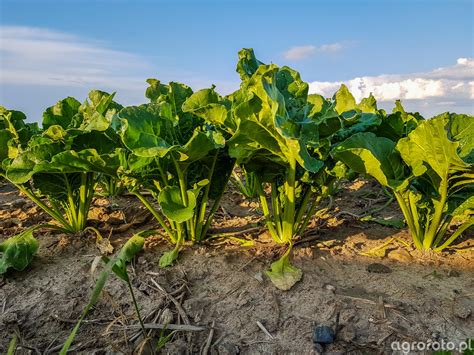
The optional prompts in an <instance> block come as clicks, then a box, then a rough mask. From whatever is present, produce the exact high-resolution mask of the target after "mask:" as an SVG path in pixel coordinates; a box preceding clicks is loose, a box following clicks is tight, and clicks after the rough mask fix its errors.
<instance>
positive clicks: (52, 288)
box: [0, 180, 474, 354]
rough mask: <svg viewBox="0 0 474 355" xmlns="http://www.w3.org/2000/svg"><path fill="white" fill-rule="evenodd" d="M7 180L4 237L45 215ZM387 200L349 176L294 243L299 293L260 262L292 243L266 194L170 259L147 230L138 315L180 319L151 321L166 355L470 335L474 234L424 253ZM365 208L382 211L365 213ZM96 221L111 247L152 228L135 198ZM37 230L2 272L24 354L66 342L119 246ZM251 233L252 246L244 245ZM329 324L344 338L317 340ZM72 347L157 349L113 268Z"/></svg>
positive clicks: (4, 330) (136, 275)
mask: <svg viewBox="0 0 474 355" xmlns="http://www.w3.org/2000/svg"><path fill="white" fill-rule="evenodd" d="M0 185H1V186H0V241H1V240H4V239H6V238H8V237H9V236H12V235H14V234H16V233H18V232H20V231H22V230H24V229H25V228H27V227H29V226H31V225H34V224H38V223H42V222H46V221H49V217H48V216H47V215H45V214H44V213H43V212H42V211H41V210H40V209H39V208H38V207H36V206H34V205H33V203H31V202H29V200H27V199H26V198H25V197H23V196H20V195H19V194H18V193H17V191H16V190H15V189H14V188H13V187H12V186H10V185H8V184H2V183H0ZM387 202H388V197H387V196H386V195H385V194H384V193H383V191H382V190H380V189H379V188H378V187H377V185H376V184H374V183H372V182H368V181H363V180H360V181H357V182H356V183H353V184H347V185H346V186H343V188H342V190H341V192H340V193H338V195H337V196H335V199H334V201H333V203H332V206H334V207H332V208H330V209H329V210H327V211H326V213H321V214H320V215H319V218H314V220H313V221H312V222H311V224H310V227H309V229H308V232H307V233H306V234H305V235H304V236H303V237H302V238H301V239H299V240H298V241H297V242H296V245H295V248H294V252H293V264H294V265H295V266H297V267H300V268H301V269H302V270H303V273H304V274H303V279H302V280H301V281H300V282H299V283H297V284H296V285H295V286H294V287H293V288H292V289H291V290H290V291H281V290H278V289H276V288H275V287H274V286H273V285H272V284H271V283H270V281H269V280H268V278H267V277H266V276H265V272H264V271H265V270H266V269H267V268H268V267H269V265H270V263H271V262H272V261H274V260H276V259H277V258H278V257H279V256H280V255H282V253H283V252H284V249H282V248H280V247H277V246H275V244H274V243H273V242H272V240H271V239H270V238H269V237H268V236H267V234H266V233H265V230H264V228H263V227H262V223H261V222H262V221H261V215H260V212H259V210H258V205H257V204H256V203H255V202H247V201H245V200H244V199H243V198H242V196H241V195H239V194H238V193H236V192H229V193H228V194H227V195H226V196H225V199H224V202H223V205H222V208H221V209H220V210H219V212H218V214H217V218H216V221H215V223H214V225H213V228H212V232H213V233H216V234H219V233H220V235H221V236H220V237H216V238H213V239H211V240H210V241H208V242H206V243H204V244H202V245H198V246H187V247H186V248H185V249H184V250H183V251H182V252H181V254H180V257H179V260H178V262H177V263H176V264H175V265H174V266H172V267H169V268H166V269H160V268H159V267H158V264H157V261H158V259H159V257H160V255H161V254H162V253H163V251H166V250H169V249H170V248H171V247H170V246H169V245H167V243H166V242H165V241H163V240H162V238H161V237H159V236H152V237H149V238H148V239H147V243H146V248H145V251H144V252H143V253H141V254H139V255H138V257H137V258H135V260H134V261H133V262H132V263H131V265H130V266H129V274H130V277H131V279H132V284H133V287H134V291H135V294H136V296H137V301H138V304H139V305H140V307H141V314H142V316H143V317H144V318H145V323H146V324H148V325H149V324H163V323H167V324H170V325H169V328H172V327H177V328H178V329H179V328H180V327H181V329H184V330H173V331H172V330H171V329H168V330H164V331H162V330H156V329H155V330H153V329H148V330H147V331H148V332H149V336H150V338H152V339H153V344H157V343H158V341H159V340H160V339H161V340H163V339H164V338H166V337H167V340H168V341H167V342H166V343H165V344H164V346H163V347H162V348H161V350H160V352H161V353H169V354H176V353H182V354H186V353H193V354H195V353H204V354H206V353H207V354H237V353H244V354H248V353H252V354H255V353H266V354H280V353H295V354H307V353H317V352H320V351H322V350H324V351H325V352H350V353H354V354H367V353H369V354H372V353H374V354H377V353H387V352H391V350H390V344H391V343H392V342H394V341H399V342H401V341H410V342H413V341H428V340H429V339H431V340H433V341H435V340H441V339H444V340H449V341H453V342H461V341H465V340H466V339H467V338H474V314H473V313H474V277H473V275H474V263H473V260H474V250H473V246H474V240H473V236H472V235H466V236H464V237H463V239H461V240H460V241H458V243H457V244H456V245H455V246H454V248H452V249H450V250H447V251H446V252H443V253H441V254H435V253H427V252H420V251H418V250H415V249H414V248H413V246H412V243H411V240H410V237H409V234H408V231H407V230H406V229H405V228H401V229H396V228H393V227H390V226H386V225H384V224H387V223H388V224H397V221H398V222H400V220H401V218H402V216H401V215H400V213H399V211H398V207H397V205H396V204H394V203H391V204H388V205H387V206H386V207H384V208H383V209H381V210H380V211H376V210H377V209H380V208H382V207H383V206H384V205H385V204H387ZM326 206H327V201H325V202H324V203H323V206H321V207H326ZM369 211H372V212H373V214H374V218H372V220H371V221H361V217H363V215H365V214H367V213H368V212H369ZM90 218H91V225H93V226H95V227H97V228H98V229H99V230H100V231H101V232H102V233H103V235H104V236H108V238H109V240H110V243H111V245H112V247H113V248H114V251H117V250H118V249H119V248H120V247H121V245H123V243H124V242H125V241H126V240H127V238H129V237H130V236H132V235H133V234H134V233H135V232H137V231H141V230H146V229H150V228H153V227H155V224H154V222H153V219H152V218H151V216H150V214H149V213H148V212H147V211H146V210H145V209H144V208H143V207H142V206H141V205H140V204H139V203H137V201H136V200H135V199H134V198H133V197H129V196H124V197H120V198H109V199H106V198H97V199H95V200H94V205H93V208H92V210H91V213H90ZM374 219H376V220H377V222H374V221H373V220H374ZM381 223H382V224H381ZM223 233H224V234H223ZM35 235H36V236H37V238H38V239H39V241H40V250H39V252H38V254H37V255H36V257H35V259H34V260H33V263H32V264H31V265H30V266H29V267H28V268H27V269H26V270H25V271H23V272H9V273H8V274H7V275H6V276H4V277H3V278H0V353H2V354H3V353H6V351H7V348H8V344H9V342H10V339H11V338H12V337H13V335H14V334H16V335H17V337H18V344H19V347H18V350H17V353H18V354H27V353H40V354H41V353H57V352H58V351H59V349H60V348H61V346H62V344H63V342H64V341H65V339H66V338H67V336H68V334H69V333H70V332H71V330H72V328H73V327H74V324H75V322H76V321H77V319H78V318H79V317H80V314H81V312H82V310H83V308H84V307H85V305H86V304H87V302H88V300H89V297H90V295H91V291H92V289H93V286H94V284H95V281H96V280H97V277H98V275H99V271H100V269H101V268H102V265H101V263H99V264H98V263H97V260H98V258H97V257H98V256H100V255H101V252H102V253H103V252H105V251H106V250H107V249H108V248H110V245H105V247H104V243H103V244H101V245H100V246H99V247H98V246H97V245H96V241H95V236H94V235H92V233H85V234H81V235H72V236H71V235H65V234H60V233H55V232H50V231H38V232H37V233H36V234H35ZM245 240H247V241H252V240H253V245H249V246H242V245H241V243H243V242H244V241H245ZM247 244H248V243H247ZM247 244H245V245H247ZM94 261H95V262H94ZM91 270H95V271H91ZM320 325H326V326H329V327H331V328H332V329H334V330H335V332H336V337H335V340H334V342H333V343H331V344H327V345H324V346H321V347H315V344H314V343H313V341H312V337H313V332H314V328H315V326H320ZM163 343H164V341H163ZM71 349H72V350H73V353H84V354H91V353H98V354H111V353H125V354H132V353H136V354H138V353H143V354H147V353H150V351H149V347H148V345H146V344H145V343H144V342H143V338H142V337H141V333H140V329H139V327H138V320H137V317H136V314H135V311H134V307H133V303H132V301H131V298H130V293H129V291H128V289H127V285H126V284H125V283H124V282H122V281H121V280H119V279H118V278H117V277H115V276H112V277H111V278H110V279H109V281H108V282H107V284H106V287H105V289H104V291H103V293H102V295H101V297H100V299H99V302H98V303H97V304H96V306H95V307H94V308H93V309H92V311H91V312H90V313H89V315H88V316H87V318H86V321H85V322H84V323H83V324H82V326H81V328H80V329H79V332H78V334H77V336H76V338H75V341H74V343H73V345H72V347H71Z"/></svg>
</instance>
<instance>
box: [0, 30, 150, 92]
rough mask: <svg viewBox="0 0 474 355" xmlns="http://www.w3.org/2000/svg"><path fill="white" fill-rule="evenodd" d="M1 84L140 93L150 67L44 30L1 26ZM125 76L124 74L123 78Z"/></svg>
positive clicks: (90, 43) (98, 45) (135, 58)
mask: <svg viewBox="0 0 474 355" xmlns="http://www.w3.org/2000/svg"><path fill="white" fill-rule="evenodd" d="M0 54H1V57H2V61H1V64H0V65H1V73H0V83H1V84H2V85H5V84H13V85H21V84H27V85H52V86H82V87H113V88H117V89H121V88H123V89H132V88H137V87H138V85H140V87H141V88H142V89H143V86H144V84H143V79H142V78H139V77H138V75H136V74H137V73H138V72H139V71H140V70H143V69H144V68H147V67H150V66H149V65H148V64H147V63H146V62H145V61H144V60H142V59H141V58H140V57H138V56H135V55H133V54H130V53H127V52H123V51H117V50H112V49H108V48H106V47H104V46H103V44H101V43H100V42H97V41H91V40H89V41H86V40H84V39H81V38H79V37H77V36H73V35H70V34H67V33H61V32H57V31H51V30H48V29H43V28H34V27H23V26H0ZM123 73H127V74H123Z"/></svg>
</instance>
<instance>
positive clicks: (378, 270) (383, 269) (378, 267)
mask: <svg viewBox="0 0 474 355" xmlns="http://www.w3.org/2000/svg"><path fill="white" fill-rule="evenodd" d="M367 271H368V272H372V273H375V274H389V273H391V272H392V269H390V268H389V267H388V266H387V265H384V264H379V263H373V264H370V265H368V266H367Z"/></svg>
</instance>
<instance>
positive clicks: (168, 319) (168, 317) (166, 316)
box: [159, 308, 174, 324]
mask: <svg viewBox="0 0 474 355" xmlns="http://www.w3.org/2000/svg"><path fill="white" fill-rule="evenodd" d="M173 318H174V317H173V312H171V310H170V309H169V308H165V309H164V311H163V313H161V315H160V319H159V323H161V324H170V323H173Z"/></svg>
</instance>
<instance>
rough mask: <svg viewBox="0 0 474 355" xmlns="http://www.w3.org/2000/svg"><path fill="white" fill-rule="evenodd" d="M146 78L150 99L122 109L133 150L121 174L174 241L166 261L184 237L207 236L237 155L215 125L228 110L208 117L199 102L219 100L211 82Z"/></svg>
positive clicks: (164, 259)
mask: <svg viewBox="0 0 474 355" xmlns="http://www.w3.org/2000/svg"><path fill="white" fill-rule="evenodd" d="M148 83H149V84H150V87H149V88H148V89H147V92H146V95H147V96H148V98H150V100H151V103H150V104H146V105H142V106H138V107H127V108H125V109H123V110H122V111H120V113H119V117H120V120H121V125H122V131H121V136H122V140H123V143H124V145H125V146H126V147H127V148H128V149H129V151H130V152H131V153H130V154H129V155H128V157H127V159H126V162H125V163H124V167H123V169H121V171H120V172H119V175H120V176H121V179H122V181H124V183H125V184H126V186H127V188H128V189H129V190H130V191H131V192H132V193H133V194H135V195H136V196H137V197H138V199H139V200H140V201H141V202H142V203H143V204H144V205H145V206H146V207H147V208H148V209H149V210H150V211H151V213H152V214H153V216H154V217H155V219H156V220H157V222H158V223H159V224H160V225H161V227H162V228H163V230H164V232H165V234H166V236H167V238H168V239H169V240H170V241H171V242H172V243H173V244H174V245H175V248H174V249H173V250H172V251H170V252H167V253H165V254H164V255H163V256H162V257H161V259H160V265H161V266H167V265H170V264H171V263H172V262H173V261H174V260H175V259H176V258H177V256H178V252H179V249H180V248H181V246H182V245H183V243H184V242H185V241H190V242H193V243H194V242H197V241H200V240H203V239H204V238H205V237H206V235H207V231H208V229H209V227H210V224H211V222H212V219H213V216H214V214H215V212H216V211H217V208H218V206H219V202H220V199H221V197H222V195H223V193H224V189H225V187H226V184H227V182H228V179H229V176H230V173H231V171H232V169H233V166H234V161H233V159H231V158H229V156H228V154H227V150H226V149H225V141H226V137H225V136H226V135H227V133H226V132H225V131H220V130H219V127H216V124H218V123H219V122H223V120H224V119H225V117H226V115H227V110H226V109H225V108H224V109H222V110H221V109H219V108H217V109H216V110H214V112H213V116H212V119H209V120H205V119H203V118H202V115H200V114H199V110H198V108H197V106H199V104H200V102H201V101H203V100H205V99H206V100H207V99H209V98H212V99H214V100H216V101H218V100H220V97H219V95H218V94H217V93H216V92H215V91H214V89H213V88H211V89H205V90H201V91H199V92H196V93H193V91H192V90H191V89H190V88H189V87H188V86H186V85H184V84H179V83H170V84H169V85H163V84H161V83H160V82H159V81H158V80H156V79H149V80H148ZM143 190H146V191H148V192H149V193H150V194H151V196H152V197H153V202H154V203H151V202H150V201H149V200H147V199H146V198H145V197H144V196H143V194H142V191H143ZM208 207H209V208H208Z"/></svg>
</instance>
